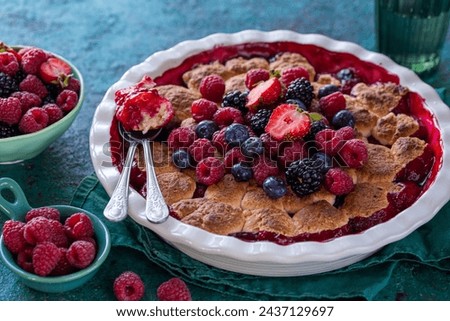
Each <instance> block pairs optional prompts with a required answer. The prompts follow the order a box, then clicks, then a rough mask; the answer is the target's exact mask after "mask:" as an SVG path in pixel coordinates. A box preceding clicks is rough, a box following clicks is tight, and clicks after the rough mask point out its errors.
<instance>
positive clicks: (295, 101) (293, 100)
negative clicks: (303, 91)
mask: <svg viewBox="0 0 450 321" xmlns="http://www.w3.org/2000/svg"><path fill="white" fill-rule="evenodd" d="M286 104H294V105H297V106H298V107H300V109H303V110H304V111H308V107H306V105H305V103H304V102H303V101H301V100H300V99H297V98H291V99H288V100H286Z"/></svg>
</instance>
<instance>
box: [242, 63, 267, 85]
mask: <svg viewBox="0 0 450 321" xmlns="http://www.w3.org/2000/svg"><path fill="white" fill-rule="evenodd" d="M269 78H270V72H269V71H268V70H266V69H262V68H258V69H251V70H249V71H247V73H246V74H245V86H246V87H247V88H248V89H252V88H253V87H255V86H256V85H257V84H258V83H260V82H262V81H266V80H269Z"/></svg>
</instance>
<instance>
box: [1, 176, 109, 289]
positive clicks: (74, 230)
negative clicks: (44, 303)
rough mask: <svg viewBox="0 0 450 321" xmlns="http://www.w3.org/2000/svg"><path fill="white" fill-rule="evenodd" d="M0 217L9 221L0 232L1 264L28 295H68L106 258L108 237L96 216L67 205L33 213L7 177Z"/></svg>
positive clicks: (40, 208)
mask: <svg viewBox="0 0 450 321" xmlns="http://www.w3.org/2000/svg"><path fill="white" fill-rule="evenodd" d="M8 193H9V194H10V195H11V197H9V198H7V197H5V195H8ZM0 211H1V212H3V213H5V214H6V215H7V216H8V217H9V218H10V219H9V220H6V221H5V223H4V224H3V227H2V235H1V238H0V258H1V260H2V261H3V263H4V264H5V265H6V266H7V267H8V268H9V269H10V270H11V271H12V272H13V273H14V274H16V276H17V277H18V278H19V279H20V280H21V281H22V282H23V283H24V284H26V285H27V286H29V287H30V288H32V289H35V290H38V291H41V292H49V293H58V292H65V291H70V290H73V289H75V288H77V287H79V286H81V285H83V284H85V283H86V282H87V281H89V280H90V279H91V278H92V277H93V276H94V275H95V274H96V273H97V271H98V270H99V268H100V266H101V265H102V264H103V263H104V261H105V260H106V258H107V257H108V254H109V251H110V248H111V240H110V235H109V232H108V229H107V228H106V226H105V225H104V224H103V223H102V222H101V221H100V219H99V218H98V217H97V216H95V215H93V214H91V213H89V212H87V211H85V210H83V209H79V208H76V207H72V206H68V205H55V206H44V207H38V208H32V207H31V206H30V205H29V204H28V201H27V199H26V197H25V195H24V193H23V191H22V189H21V188H20V186H19V185H18V184H17V182H15V181H14V180H12V179H10V178H7V177H3V178H1V179H0Z"/></svg>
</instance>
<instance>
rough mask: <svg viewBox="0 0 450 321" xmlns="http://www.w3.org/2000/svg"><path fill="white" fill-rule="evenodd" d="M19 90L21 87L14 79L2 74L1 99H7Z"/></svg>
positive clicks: (0, 75) (0, 82) (0, 76)
mask: <svg viewBox="0 0 450 321" xmlns="http://www.w3.org/2000/svg"><path fill="white" fill-rule="evenodd" d="M18 90H19V85H18V84H17V82H16V80H15V79H14V78H13V77H10V76H8V75H7V74H5V73H4V72H0V97H2V98H7V97H9V95H11V94H12V93H13V92H15V91H18Z"/></svg>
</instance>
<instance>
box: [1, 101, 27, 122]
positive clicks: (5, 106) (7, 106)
mask: <svg viewBox="0 0 450 321" xmlns="http://www.w3.org/2000/svg"><path fill="white" fill-rule="evenodd" d="M21 117H22V107H21V105H20V100H19V99H17V98H14V97H9V98H0V122H3V123H5V124H8V125H15V124H18V123H19V121H20V118H21Z"/></svg>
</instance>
